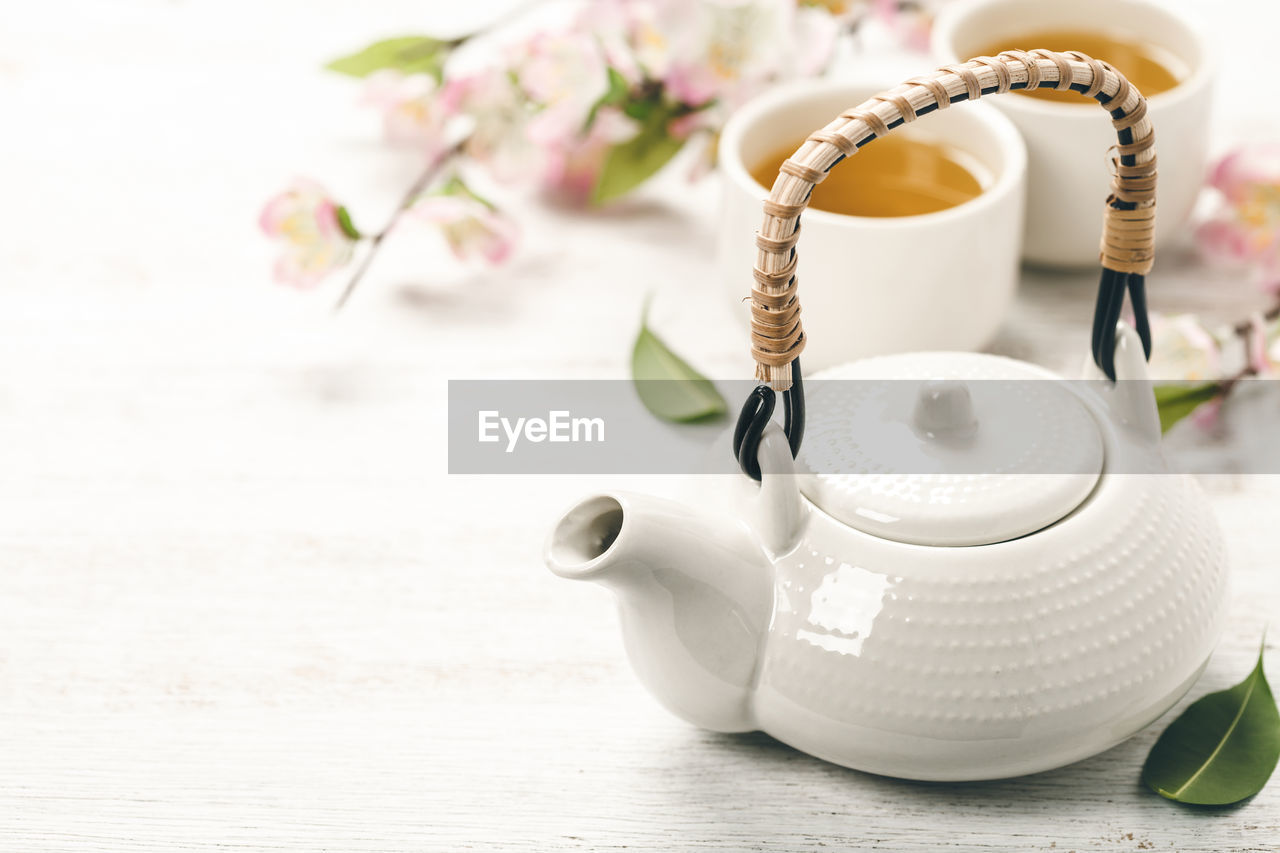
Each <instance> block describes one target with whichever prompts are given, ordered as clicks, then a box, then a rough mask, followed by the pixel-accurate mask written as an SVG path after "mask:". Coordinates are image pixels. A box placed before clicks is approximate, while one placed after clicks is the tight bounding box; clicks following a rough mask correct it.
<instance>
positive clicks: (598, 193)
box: [591, 113, 684, 204]
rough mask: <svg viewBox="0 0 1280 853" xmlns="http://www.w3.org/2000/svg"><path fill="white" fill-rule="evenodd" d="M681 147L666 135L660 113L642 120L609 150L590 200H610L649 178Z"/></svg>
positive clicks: (674, 139) (677, 140) (681, 142)
mask: <svg viewBox="0 0 1280 853" xmlns="http://www.w3.org/2000/svg"><path fill="white" fill-rule="evenodd" d="M683 146H684V140H683V139H676V138H674V137H672V136H671V134H670V133H668V132H667V117H666V116H665V115H662V114H661V113H658V114H654V115H652V116H649V117H647V118H646V121H645V123H644V125H643V126H642V127H641V128H640V132H639V133H637V134H636V135H635V136H633V137H632V138H631V139H628V140H627V141H626V142H620V143H618V144H617V145H615V146H613V147H612V148H610V149H609V153H608V154H606V155H605V160H604V166H603V167H602V168H601V170H600V177H599V178H598V179H597V180H596V185H595V189H594V190H593V191H592V194H591V201H592V202H593V203H595V204H603V203H604V202H608V201H613V200H614V199H616V198H621V197H622V196H624V195H626V194H627V193H629V192H631V191H632V190H633V189H635V188H636V187H638V186H640V184H642V183H644V182H645V181H647V180H648V179H649V178H651V177H653V176H654V174H656V173H657V171H658V170H659V169H661V168H662V167H663V166H665V165H666V164H667V163H668V162H669V161H670V160H671V158H672V157H674V156H676V152H678V151H679V150H680V149H681V148H682V147H683Z"/></svg>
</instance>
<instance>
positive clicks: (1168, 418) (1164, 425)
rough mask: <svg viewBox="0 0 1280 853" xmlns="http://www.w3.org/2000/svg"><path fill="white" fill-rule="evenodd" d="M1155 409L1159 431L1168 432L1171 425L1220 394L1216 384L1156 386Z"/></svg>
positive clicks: (1219, 388) (1220, 388)
mask: <svg viewBox="0 0 1280 853" xmlns="http://www.w3.org/2000/svg"><path fill="white" fill-rule="evenodd" d="M1155 392H1156V408H1157V409H1158V410H1159V412H1160V431H1161V432H1168V431H1169V430H1170V429H1172V428H1173V425H1174V424H1176V423H1177V422H1178V421H1180V420H1182V419H1183V418H1185V417H1187V416H1188V415H1190V414H1191V413H1192V412H1194V411H1195V410H1196V409H1198V408H1200V406H1202V405H1203V404H1205V403H1207V402H1209V401H1210V400H1212V399H1214V398H1215V397H1218V396H1219V395H1221V394H1222V387H1221V386H1220V385H1219V384H1218V383H1217V382H1206V383H1204V384H1203V385H1185V384H1184V385H1157V386H1156V387H1155Z"/></svg>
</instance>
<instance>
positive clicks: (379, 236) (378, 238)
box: [333, 140, 465, 314]
mask: <svg viewBox="0 0 1280 853" xmlns="http://www.w3.org/2000/svg"><path fill="white" fill-rule="evenodd" d="M464 141H465V140H464ZM462 145H463V143H462V142H459V143H458V144H456V145H454V146H453V147H451V148H449V149H448V150H447V151H445V152H443V153H442V154H439V155H437V156H436V157H434V158H432V160H431V161H430V162H428V163H427V167H426V168H425V169H424V170H423V171H422V174H420V175H418V177H417V178H416V179H415V180H414V182H413V183H412V184H410V185H409V188H408V189H407V190H405V193H404V195H403V196H402V197H401V198H400V203H399V204H397V205H396V209H395V212H394V213H392V214H391V218H390V219H388V220H387V224H386V225H384V226H383V228H382V230H381V231H379V232H377V233H376V234H373V235H371V236H370V237H369V238H368V240H369V248H368V249H366V250H365V255H364V257H363V258H361V260H360V265H359V266H357V267H356V269H355V271H354V272H352V273H351V278H350V279H349V280H348V281H347V286H346V287H345V288H343V290H342V295H341V296H339V297H338V301H337V302H336V303H334V306H333V310H334V313H335V314H336V313H337V312H338V311H341V310H342V306H343V305H346V304H347V300H348V299H350V298H351V294H352V293H354V292H355V289H356V285H358V284H359V283H360V280H361V279H362V278H364V274H365V273H366V272H368V271H369V265H370V264H372V263H373V258H374V256H375V255H377V254H378V247H379V246H381V245H382V241H383V240H385V239H386V237H387V235H388V234H390V233H391V229H392V228H394V227H395V225H396V223H397V222H399V221H400V217H401V216H403V215H404V212H405V211H406V210H408V209H409V207H410V206H411V205H412V204H413V202H414V200H415V199H417V197H418V196H420V195H422V193H423V191H425V190H426V188H427V187H428V186H430V185H431V182H432V181H434V180H435V179H436V178H437V177H439V175H440V173H441V172H442V171H444V169H445V167H446V166H448V165H449V163H450V162H451V161H452V160H453V158H454V157H455V156H456V155H457V154H458V152H459V151H461V150H462Z"/></svg>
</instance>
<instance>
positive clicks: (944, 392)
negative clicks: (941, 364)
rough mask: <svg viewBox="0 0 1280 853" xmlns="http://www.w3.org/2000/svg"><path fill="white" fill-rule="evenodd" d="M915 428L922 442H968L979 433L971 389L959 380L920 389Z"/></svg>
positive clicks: (939, 381)
mask: <svg viewBox="0 0 1280 853" xmlns="http://www.w3.org/2000/svg"><path fill="white" fill-rule="evenodd" d="M911 425H912V426H913V427H915V430H916V433H917V434H918V435H919V436H920V437H921V438H936V439H943V440H946V439H957V438H968V437H969V436H971V435H973V434H974V432H975V431H976V430H977V429H978V420H977V418H976V417H975V416H974V414H973V398H972V397H971V396H970V395H969V386H968V385H966V384H964V383H963V382H961V381H960V380H958V379H934V380H930V381H928V382H925V383H924V384H922V385H921V386H920V393H919V395H918V396H917V397H916V408H915V411H914V412H913V413H912V416H911Z"/></svg>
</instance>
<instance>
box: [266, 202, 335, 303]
mask: <svg viewBox="0 0 1280 853" xmlns="http://www.w3.org/2000/svg"><path fill="white" fill-rule="evenodd" d="M340 215H342V208H341V207H339V205H338V204H337V203H336V202H335V201H334V200H333V199H332V198H331V197H330V196H329V194H328V193H327V192H326V191H325V190H324V188H323V187H321V186H320V185H319V184H317V183H315V182H314V181H308V180H298V181H295V182H294V183H293V184H292V186H290V187H289V189H287V190H285V191H284V192H282V193H280V194H279V195H277V196H275V197H274V198H272V199H271V200H270V201H268V202H267V204H266V206H265V207H263V209H262V214H261V215H260V216H259V218H258V225H259V227H261V228H262V231H263V233H265V234H266V235H267V236H268V237H271V238H272V239H274V240H277V241H279V242H281V243H282V244H283V249H284V251H283V252H282V254H281V255H280V258H279V259H278V260H277V261H276V265H275V278H276V280H277V281H279V282H282V283H286V284H292V285H295V286H297V287H312V286H314V285H315V284H316V283H318V282H319V281H320V279H322V278H323V277H324V276H325V275H327V274H328V273H330V272H332V271H334V270H336V269H338V268H339V267H341V266H343V265H344V264H346V263H347V261H349V260H351V255H352V253H353V252H354V250H355V244H356V241H355V239H354V238H353V237H352V236H351V235H350V234H348V233H347V231H346V229H344V228H343V226H342V223H341V222H340V220H339V216H340Z"/></svg>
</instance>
